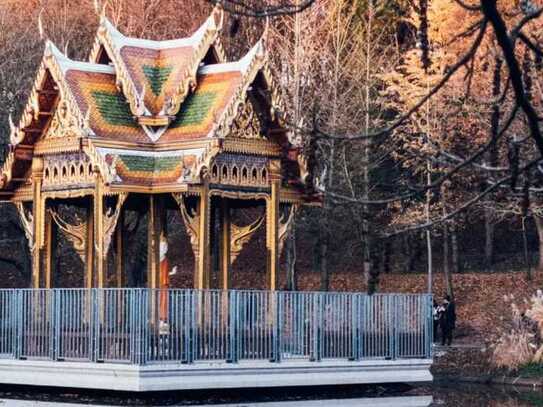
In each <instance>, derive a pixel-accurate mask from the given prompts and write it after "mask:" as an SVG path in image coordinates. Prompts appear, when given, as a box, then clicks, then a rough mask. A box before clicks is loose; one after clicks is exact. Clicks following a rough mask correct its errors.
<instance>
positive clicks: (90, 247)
mask: <svg viewBox="0 0 543 407" xmlns="http://www.w3.org/2000/svg"><path fill="white" fill-rule="evenodd" d="M93 202H94V200H93V198H92V197H91V198H90V202H89V206H88V207H87V230H86V232H87V235H86V236H85V238H86V243H85V288H92V286H93V281H94V276H93V274H94V273H93V271H94V204H93Z"/></svg>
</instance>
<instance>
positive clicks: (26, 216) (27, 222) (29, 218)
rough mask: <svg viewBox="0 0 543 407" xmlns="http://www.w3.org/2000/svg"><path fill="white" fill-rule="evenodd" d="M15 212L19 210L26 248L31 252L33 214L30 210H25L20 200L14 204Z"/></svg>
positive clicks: (32, 247) (32, 244)
mask: <svg viewBox="0 0 543 407" xmlns="http://www.w3.org/2000/svg"><path fill="white" fill-rule="evenodd" d="M15 206H16V208H17V212H19V218H20V219H21V225H22V226H23V230H24V232H25V236H26V239H27V240H28V248H29V249H30V251H31V252H32V251H33V250H34V216H33V215H32V211H29V210H27V209H26V208H25V207H24V204H23V203H22V202H17V203H16V204H15Z"/></svg>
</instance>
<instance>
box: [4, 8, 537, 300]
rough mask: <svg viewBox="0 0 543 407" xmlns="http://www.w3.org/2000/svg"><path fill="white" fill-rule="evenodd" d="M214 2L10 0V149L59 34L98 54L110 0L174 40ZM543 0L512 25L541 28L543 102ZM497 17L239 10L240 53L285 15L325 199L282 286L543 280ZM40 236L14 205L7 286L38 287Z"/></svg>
mask: <svg viewBox="0 0 543 407" xmlns="http://www.w3.org/2000/svg"><path fill="white" fill-rule="evenodd" d="M482 3H484V2H482ZM494 3H496V2H494ZM212 7H213V4H212V3H211V2H208V1H205V0H101V1H98V0H95V1H92V0H25V1H24V2H21V1H18V0H0V106H1V108H0V150H1V151H0V152H3V151H5V150H6V149H8V148H9V117H10V115H11V116H12V117H13V119H14V120H15V119H16V118H18V115H19V113H20V111H21V109H22V106H23V104H24V103H25V101H26V98H27V96H28V93H29V91H30V89H31V84H32V82H33V79H34V75H35V72H36V70H37V67H38V64H39V61H40V59H41V57H42V54H43V48H44V39H45V38H48V39H51V40H52V41H53V42H55V43H56V44H57V46H58V47H59V48H60V49H61V50H64V51H65V53H66V54H67V55H68V56H69V57H71V58H74V59H81V60H85V59H86V58H87V57H88V54H89V51H90V47H91V46H92V44H93V39H94V35H95V32H96V29H97V26H98V20H99V17H98V16H99V13H100V12H101V10H102V8H104V9H105V12H106V14H107V16H108V17H109V18H110V19H111V20H112V21H113V23H114V24H116V25H117V26H118V27H119V29H120V30H121V31H122V32H123V33H124V34H126V35H130V36H136V37H144V38H150V39H171V38H177V37H182V36H187V35H189V34H191V33H192V32H193V31H194V30H196V29H197V27H198V26H199V25H200V24H201V23H202V22H203V21H204V19H205V18H206V17H207V16H208V14H209V12H210V11H211V9H212ZM530 7H531V9H530ZM538 7H540V5H539V4H538V2H537V1H534V2H533V4H532V2H529V1H516V0H515V1H511V0H503V1H498V2H497V9H496V12H497V13H498V14H499V16H500V17H501V19H502V20H503V21H504V23H505V24H506V29H508V30H513V27H516V26H518V25H519V24H523V25H522V29H523V31H522V33H523V34H522V35H524V36H525V37H527V40H526V41H524V40H523V41H520V40H519V42H522V43H521V44H519V45H518V46H515V48H514V49H513V50H512V51H511V52H512V54H513V56H514V58H515V60H516V61H517V62H518V64H519V66H520V69H521V73H522V76H521V78H520V80H521V85H522V89H521V90H522V91H523V92H524V93H523V95H524V97H525V98H527V99H528V100H529V102H530V106H531V107H533V110H534V111H535V114H537V115H538V116H543V112H542V101H543V82H542V79H543V76H542V75H541V73H542V69H543V58H542V56H543V53H542V52H541V51H540V50H539V44H540V43H541V42H542V41H543V30H542V23H541V17H540V14H541V12H540V11H539V14H538V15H537V16H532V14H534V13H536V12H537V11H538V10H540V9H538ZM484 10H485V13H486V11H487V10H486V9H484ZM524 20H527V21H526V22H525V21H524ZM485 21H486V20H484V19H482V17H481V12H479V11H478V10H476V9H471V8H470V5H469V4H468V5H466V4H464V3H463V2H459V1H455V0H421V1H409V0H382V1H376V0H315V1H314V2H312V4H311V6H310V7H308V8H306V9H305V10H304V11H303V12H300V13H294V14H285V15H279V16H275V17H273V18H269V20H266V19H264V18H253V17H248V16H242V15H240V14H228V13H227V18H226V21H225V27H224V32H223V35H222V37H223V42H224V45H225V48H226V51H227V54H228V56H229V57H230V58H232V59H234V58H237V57H238V56H239V55H242V54H243V53H244V52H246V51H247V49H248V48H249V47H250V46H251V45H252V44H254V43H255V41H256V40H257V39H258V38H259V37H260V36H261V35H262V34H263V32H264V30H265V26H266V24H269V30H268V34H267V35H268V37H267V41H268V49H269V51H270V55H269V58H270V63H271V64H272V67H273V71H274V74H275V76H276V79H277V81H278V83H279V84H280V87H281V89H282V92H283V98H284V100H285V101H286V111H285V112H283V114H284V116H285V119H286V121H287V122H288V123H289V125H290V128H291V132H292V138H293V139H295V140H297V142H299V143H300V144H301V145H302V146H303V147H304V149H305V151H306V154H307V156H308V158H309V161H310V164H311V167H312V177H313V178H314V179H313V181H314V183H315V185H316V188H318V189H319V190H320V191H321V192H322V193H323V196H324V204H323V206H322V208H309V209H304V210H303V211H302V212H301V213H299V214H298V215H297V219H296V224H295V227H294V228H293V229H292V231H291V234H290V236H289V238H288V240H287V243H286V247H285V250H284V253H283V261H282V275H281V286H282V288H287V289H295V288H299V289H310V288H311V289H328V288H333V289H351V290H352V289H361V287H364V288H367V289H368V290H370V291H379V290H380V289H384V287H380V285H379V280H380V278H381V279H382V277H383V275H388V274H392V273H401V274H409V273H424V272H427V270H428V268H429V267H431V268H432V270H433V271H434V273H437V274H435V279H437V280H439V283H438V287H440V289H442V290H446V291H448V292H449V293H454V288H455V287H454V285H455V284H453V282H454V281H455V280H454V278H453V275H456V274H460V273H467V272H479V273H492V272H497V271H501V272H504V271H505V272H511V273H517V274H513V276H514V275H519V274H520V273H525V274H526V277H527V279H528V281H530V279H531V278H532V277H533V276H534V274H535V273H536V272H539V271H543V260H541V259H542V258H543V257H541V256H540V252H542V251H543V243H542V242H543V200H542V199H541V197H540V195H541V194H543V185H541V174H540V172H539V169H538V168H537V166H531V164H530V165H527V163H531V161H532V160H534V159H537V158H538V157H539V156H540V155H539V154H540V151H539V149H538V147H537V142H536V139H535V138H530V134H531V132H532V133H533V132H534V129H533V127H531V124H532V122H531V121H530V117H529V115H527V114H520V113H518V111H519V110H520V108H519V98H518V96H519V93H518V89H517V88H516V87H515V83H513V81H512V79H511V78H512V76H511V73H510V64H509V63H508V62H510V61H509V60H507V58H506V55H507V54H506V53H505V52H504V48H503V43H502V42H500V40H499V36H498V35H497V31H496V29H494V30H491V29H488V28H486V27H487V25H489V24H490V23H485ZM490 21H492V20H490ZM519 32H521V31H520V30H519ZM519 37H520V35H519ZM475 45H476V47H475ZM466 56H469V58H466ZM463 60H466V62H464V63H462V64H461V65H460V66H458V65H459V61H463ZM429 94H432V97H431V98H427V96H428V95H429ZM520 106H521V107H522V106H523V105H522V104H520ZM517 113H518V114H517ZM383 129H387V130H386V131H383ZM0 156H3V154H0ZM0 159H1V158H0ZM536 164H537V163H536ZM504 180H505V181H504ZM488 189H490V191H489V192H487V190H488ZM171 221H172V222H173V223H174V224H175V223H176V222H179V219H178V217H175V216H173V215H172V220H171ZM131 227H132V229H131V230H132V232H133V233H131V234H130V242H131V243H130V245H129V248H128V250H129V251H131V253H129V255H128V258H130V259H131V262H132V265H131V267H132V270H133V273H134V275H135V276H134V277H133V278H129V282H131V284H133V285H136V284H137V281H138V279H137V277H136V275H137V273H138V270H139V269H143V266H142V265H143V264H144V259H142V258H141V256H140V255H139V253H142V252H144V250H141V244H142V243H141V241H142V240H144V235H145V233H144V231H143V229H142V227H141V222H139V220H138V219H135V220H133V222H132V225H131ZM172 230H175V232H174V233H173V234H172V236H170V239H171V240H172V241H171V242H170V252H171V254H172V257H173V263H178V264H179V265H181V266H182V270H181V273H180V274H179V276H176V277H175V279H176V280H174V282H173V283H172V286H174V287H175V286H178V287H187V286H190V284H191V281H192V277H191V275H192V265H193V260H192V257H191V256H192V253H191V249H190V245H189V243H188V238H187V237H186V236H185V235H184V232H183V231H182V228H181V227H179V228H172ZM60 245H61V250H60V253H61V255H60V256H59V258H58V260H57V261H58V264H57V270H59V275H58V276H57V280H56V284H57V286H64V287H67V286H80V285H81V283H82V281H83V280H82V270H81V266H80V264H79V263H78V262H79V260H78V258H77V256H76V255H75V253H73V251H72V249H71V248H70V246H69V245H68V244H67V243H66V242H65V241H63V240H62V239H61V241H60ZM263 247H264V236H263V235H257V236H256V237H255V238H254V239H253V241H251V242H250V244H249V246H248V248H247V249H246V250H245V251H244V253H243V254H242V255H241V256H240V258H239V260H238V261H237V262H236V264H235V265H234V274H233V279H234V287H238V288H242V287H243V288H259V287H260V286H261V285H263V281H264V275H265V271H264V270H265V264H264V260H263V259H259V258H257V259H255V258H254V253H259V252H260V250H263ZM27 251H28V248H27V243H26V240H25V237H24V233H23V231H22V229H21V227H20V225H19V221H18V218H17V216H16V213H15V211H14V210H13V208H11V207H10V206H9V205H7V204H5V205H1V206H0V270H2V273H3V276H5V278H4V277H3V284H2V285H3V286H10V287H12V286H17V287H19V286H21V287H26V286H28V283H29V275H30V274H29V273H30V272H29V256H28V253H27ZM429 259H430V260H429ZM353 276H354V277H353ZM500 278H501V277H500ZM342 279H343V280H342ZM392 279H393V277H392ZM339 280H341V281H339ZM355 280H356V281H359V282H360V284H358V283H357V284H354V283H353V284H351V283H350V282H352V281H355ZM536 280H537V279H536ZM387 281H390V278H387ZM398 281H401V279H400V280H398ZM484 281H487V280H484ZM420 283H421V284H419V285H418V289H419V290H423V289H425V287H424V284H425V283H424V282H423V281H421V282H420ZM460 284H461V283H460ZM386 286H387V287H388V286H390V284H387V285H386ZM460 289H462V287H460Z"/></svg>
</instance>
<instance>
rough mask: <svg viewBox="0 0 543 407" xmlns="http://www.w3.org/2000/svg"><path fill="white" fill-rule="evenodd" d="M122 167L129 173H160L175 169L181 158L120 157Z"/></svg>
mask: <svg viewBox="0 0 543 407" xmlns="http://www.w3.org/2000/svg"><path fill="white" fill-rule="evenodd" d="M119 158H120V159H121V160H122V162H123V163H124V165H125V166H126V167H127V168H128V169H129V170H130V171H144V172H161V171H170V170H173V169H175V167H176V166H177V165H179V162H180V160H181V157H178V156H172V157H142V156H135V155H120V156H119Z"/></svg>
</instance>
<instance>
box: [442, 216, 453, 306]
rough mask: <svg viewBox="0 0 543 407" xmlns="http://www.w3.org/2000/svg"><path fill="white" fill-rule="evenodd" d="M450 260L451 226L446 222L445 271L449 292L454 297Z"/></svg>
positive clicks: (444, 232) (444, 237) (444, 243)
mask: <svg viewBox="0 0 543 407" xmlns="http://www.w3.org/2000/svg"><path fill="white" fill-rule="evenodd" d="M449 260H450V259H449V226H448V225H447V224H445V225H444V226H443V273H444V274H445V284H446V287H447V294H448V295H449V296H450V297H451V298H453V299H454V290H453V281H452V275H451V269H450V267H449V262H450V261H449Z"/></svg>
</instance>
